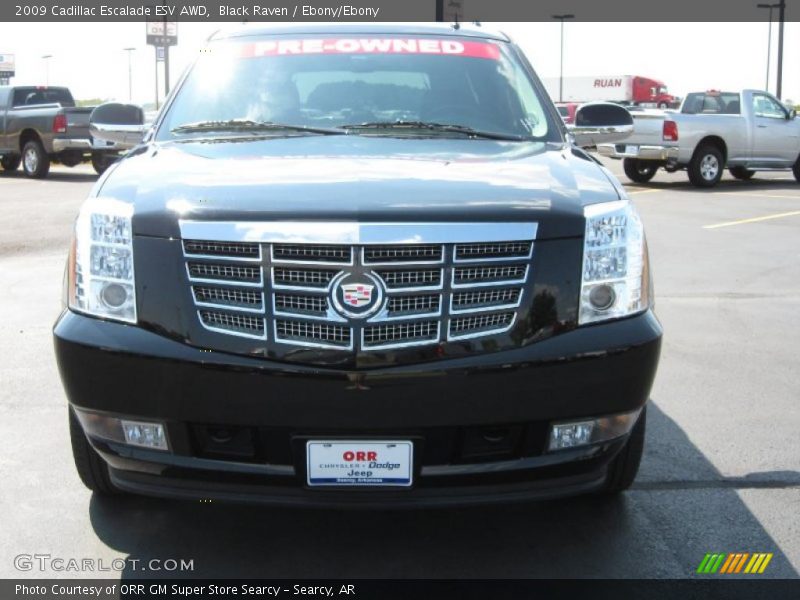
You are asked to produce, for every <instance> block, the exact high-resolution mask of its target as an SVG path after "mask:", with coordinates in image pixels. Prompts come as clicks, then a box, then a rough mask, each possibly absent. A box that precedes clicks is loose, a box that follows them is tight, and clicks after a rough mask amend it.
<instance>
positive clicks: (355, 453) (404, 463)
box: [306, 440, 414, 487]
mask: <svg viewBox="0 0 800 600" xmlns="http://www.w3.org/2000/svg"><path fill="white" fill-rule="evenodd" d="M413 457H414V445H413V444H412V443H411V442H409V441H405V442H400V441H384V440H381V441H364V440H358V441H343V440H336V441H333V440H331V441H326V440H311V441H308V442H306V471H307V478H308V485H309V486H326V485H328V486H330V485H335V486H348V487H368V486H373V487H379V486H401V487H408V486H410V485H411V470H412V466H413V464H414V461H413Z"/></svg>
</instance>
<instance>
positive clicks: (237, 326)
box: [198, 310, 266, 339]
mask: <svg viewBox="0 0 800 600" xmlns="http://www.w3.org/2000/svg"><path fill="white" fill-rule="evenodd" d="M198 314H199V315H200V322H201V323H202V324H203V326H204V327H206V328H207V329H210V330H212V331H219V332H221V333H227V334H232V335H240V336H243V337H251V338H257V339H264V338H265V337H266V336H265V335H264V334H265V333H266V326H265V324H264V318H263V317H254V316H250V315H237V314H232V313H224V312H218V311H210V310H201V311H199V313H198Z"/></svg>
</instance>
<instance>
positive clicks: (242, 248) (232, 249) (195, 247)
mask: <svg viewBox="0 0 800 600" xmlns="http://www.w3.org/2000/svg"><path fill="white" fill-rule="evenodd" d="M183 252H184V254H186V255H187V256H214V257H219V258H235V259H244V258H249V259H252V260H259V259H260V258H261V246H260V245H259V244H254V243H250V242H209V241H205V240H184V242H183Z"/></svg>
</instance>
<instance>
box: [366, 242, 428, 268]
mask: <svg viewBox="0 0 800 600" xmlns="http://www.w3.org/2000/svg"><path fill="white" fill-rule="evenodd" d="M443 257H444V247H443V246H441V245H438V244H437V245H434V244H425V245H419V246H369V247H367V248H364V264H366V265H374V264H384V263H401V262H405V263H409V262H415V263H428V262H430V263H438V262H442V259H443Z"/></svg>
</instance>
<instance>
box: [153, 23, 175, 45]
mask: <svg viewBox="0 0 800 600" xmlns="http://www.w3.org/2000/svg"><path fill="white" fill-rule="evenodd" d="M146 27H147V43H148V44H149V45H151V46H177V45H178V22H177V21H164V20H163V19H159V20H152V21H147V23H146Z"/></svg>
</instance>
